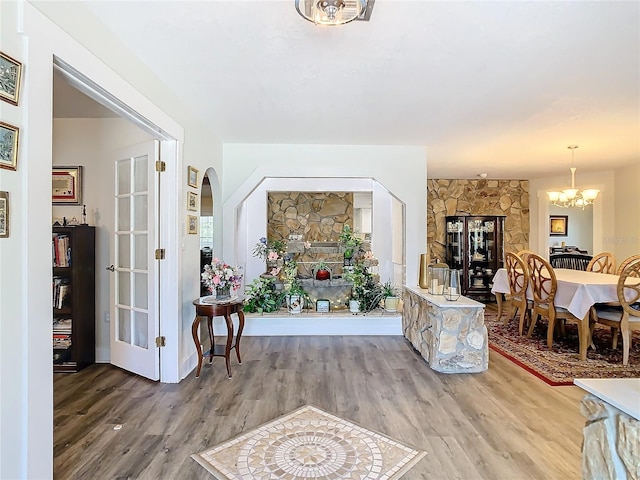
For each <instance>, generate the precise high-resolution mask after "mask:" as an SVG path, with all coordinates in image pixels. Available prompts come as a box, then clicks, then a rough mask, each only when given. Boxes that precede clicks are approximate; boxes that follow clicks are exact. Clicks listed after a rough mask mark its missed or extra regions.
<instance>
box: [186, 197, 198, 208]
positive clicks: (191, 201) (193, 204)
mask: <svg viewBox="0 0 640 480" xmlns="http://www.w3.org/2000/svg"><path fill="white" fill-rule="evenodd" d="M187 210H191V211H193V212H196V211H197V210H198V194H197V193H193V192H187Z"/></svg>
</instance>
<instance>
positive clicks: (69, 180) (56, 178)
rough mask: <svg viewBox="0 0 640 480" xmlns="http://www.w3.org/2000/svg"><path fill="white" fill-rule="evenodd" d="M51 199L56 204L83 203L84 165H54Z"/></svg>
mask: <svg viewBox="0 0 640 480" xmlns="http://www.w3.org/2000/svg"><path fill="white" fill-rule="evenodd" d="M51 201H52V203H53V204H54V205H80V204H82V167H53V168H52V170H51Z"/></svg>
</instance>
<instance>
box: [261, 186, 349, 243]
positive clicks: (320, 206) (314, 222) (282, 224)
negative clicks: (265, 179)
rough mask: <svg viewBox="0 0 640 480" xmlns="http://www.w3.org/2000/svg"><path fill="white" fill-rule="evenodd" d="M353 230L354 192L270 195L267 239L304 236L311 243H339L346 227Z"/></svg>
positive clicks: (277, 193) (281, 193) (280, 193)
mask: <svg viewBox="0 0 640 480" xmlns="http://www.w3.org/2000/svg"><path fill="white" fill-rule="evenodd" d="M345 224H348V225H349V226H350V227H351V228H353V193H352V192H269V193H268V194H267V238H268V239H269V240H284V241H287V240H288V239H289V235H302V238H303V239H304V240H305V241H308V242H335V241H337V240H338V237H339V235H340V232H341V231H342V227H343V226H344V225H345Z"/></svg>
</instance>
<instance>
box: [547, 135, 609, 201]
mask: <svg viewBox="0 0 640 480" xmlns="http://www.w3.org/2000/svg"><path fill="white" fill-rule="evenodd" d="M567 148H568V149H570V150H571V168H570V170H571V188H565V189H564V190H562V191H561V192H547V195H548V196H549V200H550V201H551V204H552V205H555V206H557V207H563V208H569V207H580V208H582V209H583V210H584V207H586V206H587V205H592V204H593V201H594V200H595V199H596V198H597V197H598V194H599V193H600V190H596V189H595V188H590V189H587V190H582V191H580V190H578V189H577V188H576V182H575V174H576V167H574V166H573V154H574V152H575V150H576V148H578V145H569V146H568V147H567Z"/></svg>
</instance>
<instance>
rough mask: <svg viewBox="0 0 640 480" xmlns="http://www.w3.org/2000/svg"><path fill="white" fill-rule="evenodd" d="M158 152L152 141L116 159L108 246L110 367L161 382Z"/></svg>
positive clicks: (131, 148)
mask: <svg viewBox="0 0 640 480" xmlns="http://www.w3.org/2000/svg"><path fill="white" fill-rule="evenodd" d="M158 152H159V142H158V141H156V140H154V141H150V142H146V143H144V144H140V145H135V146H132V147H129V148H127V149H125V150H123V151H121V152H120V153H119V154H118V155H117V157H116V160H115V182H114V183H115V209H114V211H115V222H114V229H113V231H114V236H113V242H112V245H111V258H113V259H114V265H113V266H112V267H113V268H112V270H113V273H112V275H111V341H110V345H111V363H112V364H113V365H116V366H118V367H121V368H124V369H125V370H128V371H131V372H133V373H136V374H138V375H141V376H144V377H147V378H149V379H151V380H159V378H160V348H159V347H157V346H156V337H158V336H159V330H160V322H159V308H158V305H159V299H158V292H159V288H158V287H159V285H158V284H159V274H158V265H157V264H158V261H157V260H156V259H155V249H156V245H157V238H158V232H159V221H160V220H159V219H160V212H159V188H158V182H159V174H158V173H156V172H155V162H156V160H157V159H158V155H159V153H158Z"/></svg>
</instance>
